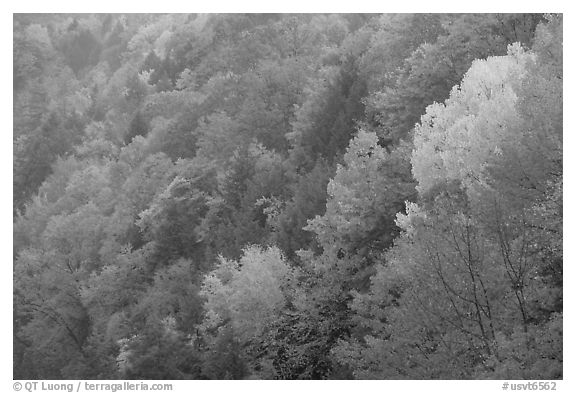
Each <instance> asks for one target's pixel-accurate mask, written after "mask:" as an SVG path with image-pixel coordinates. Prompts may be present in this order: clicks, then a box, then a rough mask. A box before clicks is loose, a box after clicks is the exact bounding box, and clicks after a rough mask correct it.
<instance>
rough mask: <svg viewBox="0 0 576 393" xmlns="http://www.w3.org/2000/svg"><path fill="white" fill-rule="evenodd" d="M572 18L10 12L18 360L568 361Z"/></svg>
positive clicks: (484, 369) (362, 372)
mask: <svg viewBox="0 0 576 393" xmlns="http://www.w3.org/2000/svg"><path fill="white" fill-rule="evenodd" d="M562 26H563V19H562V15H557V14H384V15H377V14H336V15H335V14H191V15H189V14H174V15H172V14H146V15H144V14H54V15H50V14H44V15H35V14H34V15H33V14H15V15H14V31H13V70H14V74H13V75H14V80H13V83H14V90H13V101H14V108H13V110H14V124H13V146H14V157H13V158H14V164H13V173H14V184H13V206H14V208H13V217H14V244H13V247H14V270H13V274H14V292H13V296H14V300H13V316H14V318H13V324H14V337H13V341H14V354H13V356H14V378H16V379H118V378H122V379H353V378H356V379H479V378H487V379H497V378H505V379H523V378H526V379H558V378H562V377H563V373H562V359H563V355H562V343H563V340H562V334H563V333H562V332H563V318H562V316H563V248H562V247H563V243H562V239H563V237H562V236H563V235H562V229H563V226H562V204H563V200H562V190H563V181H562V179H563V173H562V162H563V155H562V140H563V138H562V131H563V112H562V102H563V101H562V97H563V93H562V86H563V70H562V64H563V60H562V59H563V49H562V40H563V37H562V28H563V27H562Z"/></svg>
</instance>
